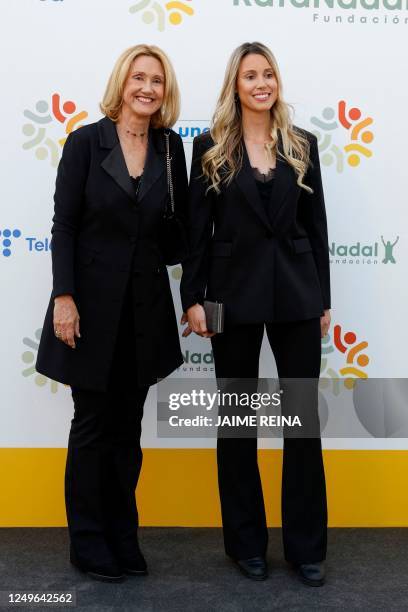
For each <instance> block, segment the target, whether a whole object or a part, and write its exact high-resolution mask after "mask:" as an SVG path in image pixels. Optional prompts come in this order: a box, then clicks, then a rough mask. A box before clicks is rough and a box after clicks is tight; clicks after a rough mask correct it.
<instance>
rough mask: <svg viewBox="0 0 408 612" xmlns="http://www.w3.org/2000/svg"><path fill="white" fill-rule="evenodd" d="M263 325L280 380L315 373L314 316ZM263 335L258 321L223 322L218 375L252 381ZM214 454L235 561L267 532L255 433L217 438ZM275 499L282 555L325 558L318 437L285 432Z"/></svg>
mask: <svg viewBox="0 0 408 612" xmlns="http://www.w3.org/2000/svg"><path fill="white" fill-rule="evenodd" d="M266 331H267V335H268V339H269V343H270V346H271V349H272V352H273V354H274V357H275V360H276V365H277V370H278V376H279V378H288V379H290V378H302V379H312V378H313V379H316V380H317V379H318V377H319V372H320V360H321V335H320V319H319V318H316V319H309V320H305V321H296V322H283V323H267V324H266ZM263 334H264V324H256V325H240V326H236V327H230V328H226V329H225V331H224V332H223V333H221V334H217V335H216V336H213V338H212V339H211V342H212V348H213V354H214V363H215V370H216V376H217V379H226V378H247V379H257V378H258V373H259V355H260V350H261V345H262V338H263ZM316 411H317V389H316ZM217 459H218V485H219V492H220V501H221V513H222V521H223V528H224V544H225V550H226V553H227V555H229V556H231V557H233V558H234V559H249V558H251V557H255V556H264V555H265V554H266V549H267V543H268V532H267V527H266V518H265V507H264V500H263V494H262V486H261V479H260V475H259V469H258V462H257V439H256V436H252V437H219V438H218V442H217ZM281 504H282V536H283V545H284V554H285V558H286V560H287V561H289V562H292V563H312V562H318V561H322V560H324V559H325V557H326V548H327V503H326V486H325V475H324V466H323V459H322V447H321V440H320V437H312V438H292V437H291V438H287V437H285V439H284V451H283V473H282V499H281Z"/></svg>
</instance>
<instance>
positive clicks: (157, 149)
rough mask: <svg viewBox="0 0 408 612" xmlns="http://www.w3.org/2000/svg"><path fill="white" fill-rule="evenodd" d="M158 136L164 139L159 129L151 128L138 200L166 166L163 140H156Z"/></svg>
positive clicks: (144, 194) (148, 189)
mask: <svg viewBox="0 0 408 612" xmlns="http://www.w3.org/2000/svg"><path fill="white" fill-rule="evenodd" d="M160 137H162V138H163V139H164V135H163V134H162V131H161V130H157V131H156V130H151V131H150V133H149V144H148V147H147V155H146V162H145V167H144V171H143V176H142V182H141V183H140V189H139V201H141V200H142V199H143V198H144V197H145V196H146V194H147V193H148V192H149V191H150V189H151V188H152V187H153V185H154V183H155V182H156V181H157V179H158V178H159V177H160V176H161V174H162V173H163V172H164V170H165V168H166V155H165V149H164V148H163V147H164V141H163V143H161V142H158V139H159V138H160ZM170 155H171V152H170Z"/></svg>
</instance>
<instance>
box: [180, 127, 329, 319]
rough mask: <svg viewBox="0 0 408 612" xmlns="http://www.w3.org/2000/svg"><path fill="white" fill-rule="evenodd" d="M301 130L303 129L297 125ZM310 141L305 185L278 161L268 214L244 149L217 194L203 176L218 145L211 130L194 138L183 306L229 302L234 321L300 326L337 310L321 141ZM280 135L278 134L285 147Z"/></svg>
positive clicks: (231, 316)
mask: <svg viewBox="0 0 408 612" xmlns="http://www.w3.org/2000/svg"><path fill="white" fill-rule="evenodd" d="M296 129H298V130H299V129H300V128H296ZM303 133H304V134H306V136H307V137H308V138H309V140H310V145H311V152H310V165H309V169H308V171H307V174H306V176H305V178H304V183H305V184H306V185H308V186H310V187H311V188H312V189H313V191H314V193H313V194H309V193H308V192H306V191H305V190H304V189H302V188H300V187H299V186H298V185H297V183H296V175H295V172H294V170H293V169H292V167H291V166H290V165H289V164H288V163H287V162H286V161H284V160H282V159H279V158H278V159H277V162H276V172H275V180H274V186H273V192H272V196H271V197H272V202H271V205H272V210H273V215H272V218H270V215H267V213H266V210H265V206H264V205H263V202H262V201H261V198H260V196H259V193H258V189H257V186H256V182H255V179H254V176H253V171H252V168H251V166H250V162H249V158H248V154H247V152H246V149H245V146H244V159H243V165H242V169H241V170H240V171H239V173H238V174H237V175H236V177H235V178H234V179H233V181H232V182H231V183H230V185H229V186H226V185H223V186H222V187H221V193H220V194H219V195H217V194H215V192H214V191H213V190H210V191H209V192H208V193H207V194H206V189H207V187H208V182H207V180H206V179H205V178H204V177H203V176H202V168H201V157H202V155H203V154H204V152H205V151H206V150H207V149H208V148H210V147H211V146H213V141H212V139H211V136H210V135H209V134H208V133H207V134H205V135H201V136H198V137H197V138H196V139H195V140H194V148H193V162H192V169H191V177H190V188H189V207H188V234H189V240H190V251H191V252H190V256H189V258H188V260H187V261H186V262H184V263H183V277H182V282H181V297H182V303H183V309H184V311H186V310H187V309H188V308H189V307H190V306H192V305H193V304H195V303H197V302H199V303H202V302H203V300H204V297H205V296H206V297H207V299H210V300H218V301H221V302H224V304H225V309H226V310H225V316H226V322H228V323H231V324H244V323H260V322H272V321H293V320H302V319H308V318H312V317H318V316H321V315H322V313H323V309H328V308H330V271H329V250H328V238H327V223H326V212H325V205H324V197H323V188H322V180H321V174H320V164H319V153H318V146H317V139H316V138H315V136H313V134H311V133H309V132H306V131H305V130H303ZM278 146H279V148H280V150H282V148H281V146H282V143H281V134H280V132H279V144H278Z"/></svg>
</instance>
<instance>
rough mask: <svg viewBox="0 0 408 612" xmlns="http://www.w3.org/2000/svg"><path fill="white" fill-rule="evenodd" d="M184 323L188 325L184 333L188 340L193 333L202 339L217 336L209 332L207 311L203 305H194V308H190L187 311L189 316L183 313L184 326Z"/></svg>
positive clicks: (182, 321) (182, 322)
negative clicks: (206, 318) (206, 317)
mask: <svg viewBox="0 0 408 612" xmlns="http://www.w3.org/2000/svg"><path fill="white" fill-rule="evenodd" d="M184 323H188V325H187V327H186V328H185V330H184V331H183V334H182V336H183V338H187V336H189V335H190V334H191V332H192V331H193V332H195V333H196V334H198V335H199V336H201V337H202V338H211V337H212V336H215V332H209V331H208V330H207V322H206V320H205V311H204V308H203V307H202V306H201V304H194V306H190V308H189V309H188V310H187V314H186V313H183V316H182V317H181V324H182V325H183V324H184Z"/></svg>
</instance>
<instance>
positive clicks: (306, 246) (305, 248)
mask: <svg viewBox="0 0 408 612" xmlns="http://www.w3.org/2000/svg"><path fill="white" fill-rule="evenodd" d="M293 250H294V251H295V253H296V255H300V254H301V253H310V251H311V250H312V245H311V244H310V240H309V238H294V239H293Z"/></svg>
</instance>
